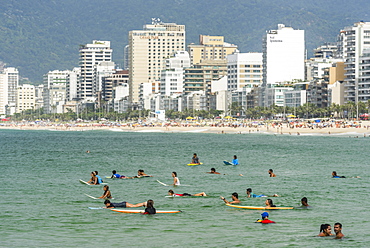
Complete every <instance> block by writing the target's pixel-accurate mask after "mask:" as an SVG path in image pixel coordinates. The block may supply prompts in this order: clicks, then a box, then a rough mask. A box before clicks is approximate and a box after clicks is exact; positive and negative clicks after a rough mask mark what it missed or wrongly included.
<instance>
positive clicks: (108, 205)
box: [104, 200, 147, 208]
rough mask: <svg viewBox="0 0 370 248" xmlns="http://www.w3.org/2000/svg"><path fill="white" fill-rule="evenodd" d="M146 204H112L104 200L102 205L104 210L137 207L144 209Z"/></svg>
mask: <svg viewBox="0 0 370 248" xmlns="http://www.w3.org/2000/svg"><path fill="white" fill-rule="evenodd" d="M146 204H147V202H142V203H138V204H131V203H128V202H125V201H123V202H118V203H113V202H110V200H105V201H104V205H105V208H137V207H145V206H146Z"/></svg>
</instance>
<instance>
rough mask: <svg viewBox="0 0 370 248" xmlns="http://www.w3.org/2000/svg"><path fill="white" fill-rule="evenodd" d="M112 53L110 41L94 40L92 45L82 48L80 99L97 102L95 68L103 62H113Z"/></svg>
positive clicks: (82, 46) (79, 83) (78, 94)
mask: <svg viewBox="0 0 370 248" xmlns="http://www.w3.org/2000/svg"><path fill="white" fill-rule="evenodd" d="M112 52H113V50H112V49H111V48H110V41H100V40H93V42H92V44H86V45H81V46H80V51H79V53H80V61H79V66H80V68H81V73H80V77H79V80H78V92H77V96H78V98H81V99H83V100H84V101H88V102H94V101H95V100H96V93H97V91H98V88H97V87H98V85H97V84H96V82H95V81H94V66H95V65H97V64H99V63H101V62H111V61H112Z"/></svg>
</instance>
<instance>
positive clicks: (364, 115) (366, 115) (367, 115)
mask: <svg viewBox="0 0 370 248" xmlns="http://www.w3.org/2000/svg"><path fill="white" fill-rule="evenodd" d="M360 117H369V114H366V113H365V114H362V115H360Z"/></svg>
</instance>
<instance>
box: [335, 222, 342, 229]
mask: <svg viewBox="0 0 370 248" xmlns="http://www.w3.org/2000/svg"><path fill="white" fill-rule="evenodd" d="M337 225H338V226H339V227H340V228H342V224H340V223H339V222H337V223H335V224H334V226H337Z"/></svg>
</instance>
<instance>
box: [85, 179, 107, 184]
mask: <svg viewBox="0 0 370 248" xmlns="http://www.w3.org/2000/svg"><path fill="white" fill-rule="evenodd" d="M79 181H80V183H82V184H86V185H94V186H99V185H106V184H107V183H101V184H89V183H87V182H86V181H84V180H82V179H79Z"/></svg>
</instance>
